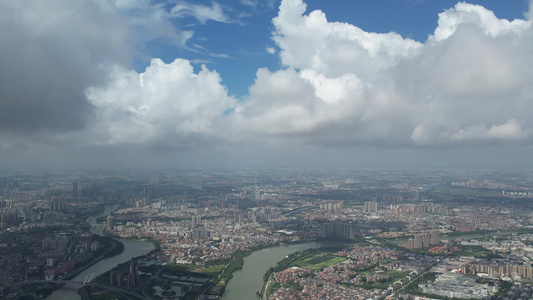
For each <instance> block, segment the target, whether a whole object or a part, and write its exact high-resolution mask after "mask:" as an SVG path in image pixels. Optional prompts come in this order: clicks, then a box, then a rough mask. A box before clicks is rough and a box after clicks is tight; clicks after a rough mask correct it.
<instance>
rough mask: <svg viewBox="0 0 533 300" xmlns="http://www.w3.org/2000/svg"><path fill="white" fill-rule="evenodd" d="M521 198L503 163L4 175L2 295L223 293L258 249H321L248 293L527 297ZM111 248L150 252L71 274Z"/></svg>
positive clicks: (278, 269)
mask: <svg viewBox="0 0 533 300" xmlns="http://www.w3.org/2000/svg"><path fill="white" fill-rule="evenodd" d="M532 191H533V173H528V172H512V171H501V170H499V171H493V170H476V171H467V170H371V169H363V170H323V169H287V170H271V169H260V170H245V171H221V170H214V171H207V170H181V171H170V170H167V171H157V172H156V171H151V170H135V171H133V170H119V171H117V170H96V171H87V172H74V171H71V170H70V171H57V172H43V173H37V172H33V173H30V172H13V171H9V172H8V171H5V172H4V173H0V298H1V299H43V298H46V297H49V296H50V294H51V293H53V292H54V291H55V290H57V289H61V288H62V285H63V284H77V288H79V291H78V293H79V294H80V297H81V298H82V299H223V298H224V293H225V291H226V289H227V288H228V283H229V282H231V278H232V276H233V273H234V272H235V271H236V270H239V269H241V268H242V266H243V264H245V263H246V259H247V258H248V257H249V256H250V255H251V254H252V253H254V252H255V251H259V250H261V249H270V248H272V247H286V246H288V245H293V244H304V243H310V242H316V241H318V242H321V243H323V245H324V246H322V247H319V248H316V247H309V249H304V250H301V251H297V252H294V253H292V254H290V255H287V256H286V257H285V258H284V259H282V260H281V261H272V262H271V264H270V266H269V268H267V269H265V270H264V275H263V278H262V279H263V281H264V284H263V286H262V287H261V286H259V287H257V288H256V287H249V288H250V289H253V293H254V295H255V296H256V297H257V298H258V299H271V300H281V299H291V300H293V299H452V298H456V299H505V300H514V299H521V300H525V299H531V298H533V288H532V285H533V282H532V281H531V278H532V276H533V267H532V265H533V262H532V261H531V259H533V205H532V204H533V195H532ZM98 228H100V231H98V230H97V229H98ZM121 241H133V242H137V243H144V244H146V243H151V244H152V247H151V249H153V250H151V251H146V253H144V254H143V255H141V256H138V257H132V258H131V259H130V260H128V261H126V262H124V263H121V264H118V265H117V266H115V265H110V266H108V270H107V271H106V272H104V273H102V274H95V275H94V277H93V276H92V275H91V276H90V278H89V277H87V278H85V279H83V280H75V279H74V278H75V277H76V276H79V274H81V273H82V272H83V271H85V270H87V269H90V268H91V266H93V265H95V264H98V263H100V262H101V261H102V260H103V259H105V258H109V257H115V256H116V255H120V254H121V253H122V252H123V251H125V246H124V243H123V242H121ZM80 281H82V282H80ZM48 299H51V298H48ZM224 299H227V298H224Z"/></svg>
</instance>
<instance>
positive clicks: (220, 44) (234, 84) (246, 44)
mask: <svg viewBox="0 0 533 300" xmlns="http://www.w3.org/2000/svg"><path fill="white" fill-rule="evenodd" d="M256 2H257V4H256V5H255V6H251V5H245V4H242V3H240V2H239V1H218V2H216V3H219V4H220V6H221V8H222V9H223V10H224V13H225V14H226V15H227V17H228V19H229V20H228V21H229V22H228V23H221V22H216V21H213V20H209V21H206V22H205V24H201V23H200V22H199V21H198V20H197V19H196V18H194V17H192V16H189V17H186V18H183V19H177V20H175V21H174V24H175V26H176V27H177V28H182V29H185V30H188V29H190V30H193V31H194V36H193V37H192V38H191V40H190V41H188V43H187V44H188V46H189V47H190V48H191V49H194V50H197V51H191V50H188V49H185V48H177V47H175V46H174V45H169V44H168V43H167V41H162V40H157V41H154V42H152V43H149V44H147V45H146V46H145V47H146V50H145V51H146V54H147V55H148V57H158V58H161V59H162V60H163V61H165V62H167V63H170V62H172V61H173V60H174V59H175V58H186V59H189V60H191V61H193V62H195V63H194V65H195V68H196V69H199V66H200V65H201V64H202V63H204V64H206V65H207V66H208V67H209V68H211V69H215V70H217V71H218V72H219V73H221V74H222V78H223V84H224V85H226V86H227V87H228V90H229V92H230V94H233V95H236V96H237V97H238V98H242V97H244V96H246V95H247V94H248V87H249V86H251V85H252V84H253V81H254V79H255V73H256V71H257V69H259V68H263V67H266V68H269V69H270V70H277V69H279V68H281V67H282V66H281V64H280V61H279V58H278V56H277V54H274V55H272V54H269V53H267V52H266V48H267V47H271V48H274V49H276V50H278V49H277V47H276V44H275V43H274V42H273V41H272V31H273V30H275V29H274V27H273V25H272V19H273V18H274V17H275V16H276V15H277V13H278V7H279V4H280V3H279V2H280V1H256ZM467 2H468V3H472V4H478V5H482V6H484V7H486V8H487V9H489V10H492V11H493V12H494V13H495V14H496V16H497V17H499V18H502V19H508V20H514V19H516V18H519V19H521V18H524V13H525V12H526V11H528V6H529V3H528V1H526V0H513V1H501V0H500V1H498V0H490V1H479V0H478V1H467ZM162 3H165V6H166V7H167V8H168V9H171V8H172V6H173V4H174V3H169V2H162ZM194 3H195V4H201V5H205V6H207V7H211V6H212V4H213V1H194ZM251 3H252V2H251ZM305 3H306V4H307V13H309V12H311V11H313V10H321V11H323V12H324V13H325V14H326V16H327V18H328V21H330V22H346V23H350V24H353V25H355V26H357V27H360V28H361V29H363V30H365V31H368V32H378V33H387V32H391V31H392V32H396V33H398V34H400V35H402V36H403V37H405V38H411V39H414V40H416V41H419V42H425V41H426V39H427V38H428V36H429V35H430V34H433V31H434V30H435V28H436V27H437V25H438V24H437V20H438V14H439V13H441V12H443V11H444V10H446V9H450V8H452V7H453V6H454V5H455V4H456V3H457V1H423V0H422V1H420V0H418V1H417V0H399V1H391V0H374V1H372V0H363V1H352V0H333V1H323V0H308V1H305ZM194 45H199V46H201V47H202V49H198V48H195V47H194ZM211 54H224V55H226V56H227V57H216V56H213V55H211ZM146 59H147V57H144V60H143V61H137V62H136V63H134V67H135V69H136V70H137V71H138V72H142V71H144V68H145V67H146V66H147V65H148V64H149V61H147V60H146Z"/></svg>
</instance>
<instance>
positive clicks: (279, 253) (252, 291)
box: [222, 242, 344, 300]
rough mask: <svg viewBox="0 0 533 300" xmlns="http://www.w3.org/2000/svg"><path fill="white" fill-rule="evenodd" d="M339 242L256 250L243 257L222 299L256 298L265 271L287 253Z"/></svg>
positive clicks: (337, 244) (335, 244) (244, 299)
mask: <svg viewBox="0 0 533 300" xmlns="http://www.w3.org/2000/svg"><path fill="white" fill-rule="evenodd" d="M342 245H344V243H339V242H308V243H303V244H291V245H287V246H276V247H271V248H266V249H263V250H259V251H256V252H254V253H252V254H250V255H249V256H247V257H245V258H244V265H243V266H242V269H241V270H237V271H235V272H234V273H233V278H232V279H231V280H230V281H229V282H228V285H227V286H226V290H225V292H224V295H223V296H222V299H223V300H251V299H258V298H257V294H256V293H257V292H259V291H260V290H261V287H262V286H263V275H265V273H266V271H267V270H268V269H269V268H270V267H273V266H275V265H276V263H277V262H278V261H280V260H282V259H284V258H285V257H286V256H287V255H289V254H291V253H294V252H296V251H303V250H306V249H312V248H324V247H334V246H342Z"/></svg>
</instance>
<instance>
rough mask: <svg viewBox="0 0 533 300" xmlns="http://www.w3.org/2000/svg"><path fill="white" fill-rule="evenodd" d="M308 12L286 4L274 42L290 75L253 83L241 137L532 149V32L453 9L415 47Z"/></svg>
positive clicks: (240, 109)
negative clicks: (515, 145)
mask: <svg viewBox="0 0 533 300" xmlns="http://www.w3.org/2000/svg"><path fill="white" fill-rule="evenodd" d="M305 9H306V5H305V4H304V3H303V2H302V1H301V0H283V1H282V3H281V5H280V10H279V15H278V16H277V17H276V18H274V20H273V23H274V25H275V29H276V30H275V32H274V33H273V39H274V41H275V42H276V44H277V46H278V47H280V52H279V53H280V54H279V55H280V59H281V61H282V63H283V64H284V65H285V66H286V67H287V68H288V69H287V70H280V71H277V72H268V71H266V70H260V71H259V72H258V74H257V80H256V82H255V84H254V85H253V86H252V87H251V88H250V95H249V98H248V99H247V100H246V101H244V102H241V103H239V104H238V106H237V108H236V109H235V111H234V118H235V120H236V127H237V128H238V129H239V130H241V131H243V132H244V133H241V135H240V136H241V137H243V136H250V137H255V138H256V139H257V140H259V141H261V140H262V138H266V140H267V142H268V143H269V144H275V145H282V144H285V143H290V144H291V145H293V144H295V143H300V144H320V143H323V142H324V140H327V143H329V144H330V146H331V145H335V144H339V145H340V144H342V145H373V146H400V145H401V146H414V147H426V146H430V147H442V146H445V147H461V145H469V144H472V143H497V142H498V141H503V140H505V141H508V142H512V141H518V142H520V143H522V142H523V141H524V140H529V141H530V142H531V136H530V135H529V132H530V128H531V126H533V124H532V122H531V121H529V120H530V118H529V117H528V116H529V115H531V114H532V113H533V105H532V104H533V103H531V101H533V89H532V88H530V86H531V84H532V83H533V82H532V78H533V74H532V72H533V69H531V67H530V66H531V65H533V58H532V57H531V55H530V54H529V53H530V49H532V48H533V32H532V29H531V22H530V21H526V20H514V21H512V22H509V21H507V20H501V19H498V18H497V17H496V16H495V15H494V14H493V13H492V12H491V11H489V10H487V9H485V8H483V7H481V6H478V5H470V4H466V3H459V4H457V5H456V6H455V7H454V8H452V9H449V10H446V11H444V12H443V13H441V14H439V27H438V28H437V29H436V30H435V35H433V36H431V37H430V38H429V39H428V41H427V42H426V43H425V44H421V43H418V42H415V41H413V40H410V39H404V38H402V37H401V36H400V35H398V34H396V33H386V34H380V33H369V32H365V31H363V30H361V29H360V28H358V27H356V26H354V25H350V24H346V23H335V22H328V21H327V19H326V16H325V14H324V13H323V12H321V11H313V12H310V13H309V14H304V12H305ZM245 133H246V134H245ZM287 137H290V139H287ZM263 141H264V139H263Z"/></svg>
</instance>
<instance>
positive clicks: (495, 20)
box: [0, 0, 533, 168]
mask: <svg viewBox="0 0 533 300" xmlns="http://www.w3.org/2000/svg"><path fill="white" fill-rule="evenodd" d="M530 3H531V2H530V1H524V0H513V1H495V0H492V1H468V2H454V1H429V0H428V1H420V0H419V1H415V0H412V1H411V0H399V1H392V0H388V1H385V0H375V1H370V0H362V1H352V0H332V1H324V0H322V1H318V0H306V1H305V0H281V1H268V0H267V1H258V0H233V1H187V0H179V1H155V0H120V1H112V0H101V1H96V0H94V1H93V0H83V1H70V0H49V1H46V2H43V1H40V0H28V1H24V2H22V1H2V2H0V28H2V29H4V30H0V41H2V42H1V43H0V65H1V66H2V68H0V164H2V165H4V166H6V165H12V166H19V165H27V166H36V165H43V166H45V165H54V166H63V165H64V166H67V165H71V166H72V165H79V166H102V165H103V166H109V165H121V164H122V165H132V164H139V165H142V164H145V165H163V166H189V167H236V166H241V167H247V166H260V167H263V166H298V167H328V166H329V167H354V168H357V167H367V166H370V167H478V168H479V167H529V168H530V167H533V164H532V162H533V160H531V153H533V121H532V120H531V115H532V114H533V88H532V87H533V56H532V55H531V53H532V49H533V25H532V20H531V17H530V16H531V12H530V7H531V5H530Z"/></svg>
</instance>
